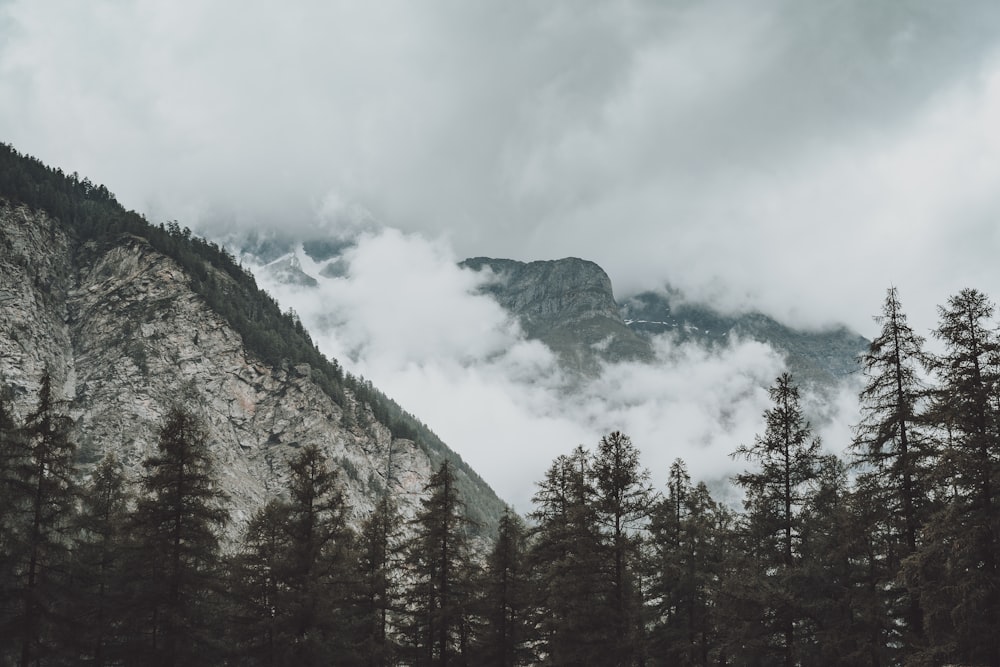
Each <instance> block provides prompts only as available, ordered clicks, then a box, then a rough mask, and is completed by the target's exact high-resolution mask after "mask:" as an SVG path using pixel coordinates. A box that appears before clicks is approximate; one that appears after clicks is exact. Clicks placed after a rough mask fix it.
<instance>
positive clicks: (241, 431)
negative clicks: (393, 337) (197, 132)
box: [0, 201, 500, 524]
mask: <svg viewBox="0 0 1000 667" xmlns="http://www.w3.org/2000/svg"><path fill="white" fill-rule="evenodd" d="M0 250H2V252H0V382H3V383H4V384H7V385H9V386H11V387H13V389H14V391H15V409H16V411H17V412H18V413H20V415H21V416H22V417H23V416H24V415H25V414H27V413H28V411H30V410H31V409H32V408H33V407H34V403H35V400H36V395H37V389H38V386H39V380H40V377H41V375H42V372H43V370H44V369H45V368H46V367H48V368H49V370H50V372H51V374H52V376H53V378H54V380H55V383H54V384H55V385H56V386H59V387H61V391H60V393H61V396H62V400H63V402H64V406H65V410H66V412H67V413H68V414H69V415H70V416H71V417H72V418H73V422H74V436H75V439H76V442H77V443H78V447H79V453H80V460H81V463H82V464H83V465H84V466H87V465H89V464H93V463H94V462H96V461H97V460H99V459H100V458H101V457H102V456H103V455H104V453H105V452H108V451H115V452H117V453H118V455H119V457H120V458H121V459H123V460H124V461H125V463H126V464H127V466H128V468H129V469H130V470H132V471H133V472H134V473H138V471H139V469H140V467H141V466H140V462H141V461H142V459H143V458H144V457H145V456H146V455H148V454H149V453H150V452H152V451H153V449H154V448H155V447H156V431H157V429H158V427H159V425H160V423H161V422H162V419H163V417H164V415H165V414H166V412H167V411H168V409H169V407H170V406H171V405H174V404H178V403H179V404H182V405H183V406H185V407H187V408H189V409H192V410H193V411H195V412H196V413H197V414H199V415H200V416H201V417H202V419H203V420H204V421H205V423H206V425H207V427H208V431H209V437H210V442H211V448H212V452H213V454H214V456H215V459H216V461H217V463H218V472H219V474H220V477H221V480H222V485H223V487H224V489H225V490H226V491H227V492H228V493H229V494H230V495H231V496H232V500H233V502H232V507H233V509H234V515H235V516H234V518H235V519H237V521H236V522H234V523H235V524H238V523H239V520H241V519H246V518H247V517H248V516H249V515H250V514H251V513H252V512H253V511H254V510H255V509H256V508H257V507H259V506H260V505H261V504H262V503H264V502H265V501H266V500H267V499H269V498H270V497H273V496H275V495H278V494H280V493H281V490H282V489H283V488H284V486H285V481H286V479H285V476H286V472H285V470H286V466H285V461H286V459H288V458H289V457H291V456H293V455H294V453H295V452H296V450H297V449H298V448H300V447H302V446H304V445H307V444H316V445H318V446H319V447H321V448H322V450H323V451H324V452H325V453H326V454H327V455H328V456H329V457H330V459H331V460H332V461H333V462H334V464H335V465H336V466H337V467H339V468H340V469H341V471H342V475H341V478H342V480H343V481H344V482H345V485H346V489H345V491H346V494H347V496H348V500H349V501H350V503H351V505H352V506H353V507H354V511H355V513H356V514H357V516H358V517H360V516H361V515H363V514H365V513H366V512H367V511H368V510H369V509H370V508H371V507H372V505H373V503H374V501H375V499H376V498H377V496H378V494H379V493H380V492H381V491H382V490H383V489H385V488H388V489H390V490H391V491H392V492H393V493H394V494H395V495H396V496H397V498H399V501H400V504H401V505H402V509H403V513H404V514H406V515H412V514H413V513H414V512H415V511H416V509H417V507H418V505H419V499H420V497H421V494H422V488H423V486H424V484H425V482H426V481H427V479H428V477H429V475H430V473H431V471H432V467H433V463H432V461H431V458H430V457H429V455H428V453H426V452H425V451H424V450H423V449H422V448H421V447H419V446H418V445H417V444H415V443H414V442H413V441H411V440H407V439H403V438H394V437H393V436H392V435H391V433H390V430H389V429H388V428H387V427H386V426H385V425H383V424H381V423H379V422H378V421H377V420H376V419H375V418H374V417H373V416H372V414H371V411H370V410H366V409H365V406H364V405H361V404H359V403H358V401H357V399H356V397H354V396H352V395H351V394H350V392H348V393H347V395H346V398H345V401H346V403H344V404H345V406H346V407H341V405H338V404H337V403H336V402H334V400H333V399H331V398H330V396H328V395H327V393H324V391H323V390H322V389H321V388H320V387H319V386H318V385H317V384H316V383H315V382H313V381H312V379H311V377H310V374H311V369H310V368H309V366H308V365H306V364H300V365H297V366H293V367H287V366H285V367H273V366H269V365H267V364H264V363H262V362H260V361H259V360H257V359H256V358H255V357H254V356H252V355H251V354H249V353H248V352H247V349H246V348H245V347H244V344H243V341H242V339H241V338H240V336H239V335H238V334H236V333H235V332H234V330H233V329H232V328H230V327H229V326H228V325H227V323H226V321H225V320H223V319H222V318H221V317H220V316H219V315H217V314H216V313H215V312H213V311H212V310H211V309H210V308H208V306H207V305H206V304H205V302H204V300H203V299H202V298H201V297H199V296H198V295H197V294H196V293H195V292H193V291H192V289H191V285H190V278H189V276H187V275H186V274H185V273H184V271H183V270H181V268H180V267H179V266H178V265H177V264H176V263H175V262H174V261H173V260H171V259H170V258H168V257H166V256H164V255H163V254H160V253H159V252H157V251H156V250H154V249H153V248H152V247H151V246H150V245H149V243H147V242H146V240H144V239H143V238H140V237H136V236H123V237H121V238H118V239H116V240H115V241H113V242H107V243H103V244H98V243H94V242H89V243H86V244H83V245H80V244H78V243H76V242H75V241H74V239H73V238H72V236H71V235H70V233H68V232H66V231H65V229H64V228H63V227H62V226H61V225H60V224H59V223H58V222H57V221H54V220H52V219H51V218H50V217H48V216H47V215H46V214H44V213H40V212H34V211H29V210H28V209H27V208H25V207H17V206H13V205H10V204H7V203H4V202H2V201H0ZM210 270H211V269H210ZM217 278H218V279H219V280H224V279H225V277H224V276H218V277H217ZM345 411H350V412H351V414H350V415H349V418H345V414H344V413H345ZM487 491H488V489H487ZM488 495H489V496H491V497H492V498H494V500H495V496H493V495H492V492H491V491H489V492H488ZM495 504H496V505H497V507H498V508H499V507H500V503H499V501H498V500H495Z"/></svg>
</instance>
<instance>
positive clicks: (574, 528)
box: [529, 447, 615, 665]
mask: <svg viewBox="0 0 1000 667" xmlns="http://www.w3.org/2000/svg"><path fill="white" fill-rule="evenodd" d="M538 487H539V488H538V491H537V492H536V493H535V495H534V497H533V498H532V501H533V503H534V505H535V509H534V511H533V512H532V513H531V518H532V519H533V520H534V522H535V524H536V525H535V528H534V530H533V531H532V538H533V539H532V546H531V549H530V551H529V563H530V566H531V570H532V580H533V581H534V582H535V585H534V588H535V592H536V602H535V606H536V607H537V608H538V610H539V620H538V630H539V635H540V636H539V647H538V651H539V653H541V654H543V655H545V656H546V663H548V664H557V665H570V664H614V660H615V656H614V653H613V647H614V645H615V638H614V637H613V636H612V634H611V626H610V624H609V623H608V618H609V615H610V613H611V609H612V608H613V599H614V595H613V592H612V591H611V589H610V586H609V582H610V578H609V577H607V576H605V575H606V572H607V569H606V566H607V560H606V558H605V557H606V555H607V554H606V552H605V550H604V548H603V546H604V545H603V542H602V535H601V532H600V526H599V524H598V519H597V514H596V511H595V500H594V498H595V490H594V487H593V478H592V475H591V456H590V454H589V452H587V451H586V450H585V449H584V448H583V447H577V448H576V449H574V450H573V452H572V454H570V455H568V456H566V455H562V456H559V457H557V458H556V459H555V461H553V463H552V465H551V466H550V467H549V469H548V471H546V474H545V478H544V479H543V480H542V481H541V482H540V483H539V485H538Z"/></svg>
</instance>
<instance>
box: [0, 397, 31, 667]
mask: <svg viewBox="0 0 1000 667" xmlns="http://www.w3.org/2000/svg"><path fill="white" fill-rule="evenodd" d="M29 452H30V450H29V447H28V444H27V442H26V439H25V433H24V429H23V428H22V427H21V425H20V424H18V423H17V420H16V419H15V417H14V414H13V406H12V397H11V391H10V389H9V387H6V386H0V662H4V663H11V664H13V663H14V662H15V658H14V656H15V655H19V653H17V649H18V647H19V645H18V640H19V639H20V634H19V632H18V631H17V624H18V622H19V618H20V613H19V612H20V609H19V605H18V600H19V594H18V590H19V583H18V579H19V577H18V571H19V566H18V564H19V563H21V562H23V558H22V553H23V552H22V550H23V547H24V541H23V540H22V539H21V535H20V532H21V530H22V529H23V528H24V525H23V524H24V521H23V518H24V516H25V513H26V511H27V507H28V499H29V494H28V493H27V492H26V491H27V488H28V487H27V486H26V485H25V484H23V481H22V474H23V473H25V472H27V471H29V470H30V469H31V468H30V466H28V465H26V464H27V460H28V454H29Z"/></svg>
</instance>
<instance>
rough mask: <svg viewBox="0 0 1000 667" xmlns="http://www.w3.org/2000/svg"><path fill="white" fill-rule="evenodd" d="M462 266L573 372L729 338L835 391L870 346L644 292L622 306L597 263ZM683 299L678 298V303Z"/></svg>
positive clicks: (476, 261)
mask: <svg viewBox="0 0 1000 667" xmlns="http://www.w3.org/2000/svg"><path fill="white" fill-rule="evenodd" d="M462 265H463V266H465V267H467V268H470V269H473V270H476V271H483V270H486V271H489V272H490V273H491V278H490V280H489V281H488V282H487V284H486V285H485V287H484V288H483V291H484V292H485V293H487V294H489V295H491V296H492V297H493V298H495V299H496V300H497V302H498V303H499V304H500V305H501V306H503V307H504V308H506V309H507V310H508V311H509V312H510V313H511V314H512V315H514V316H515V317H517V318H518V320H519V321H520V323H521V326H522V328H523V329H524V331H525V333H526V334H527V335H528V336H529V337H532V338H537V339H538V340H541V341H542V342H544V343H545V344H547V345H548V346H549V347H551V348H552V349H553V350H554V351H556V352H557V353H558V354H559V355H560V359H561V361H562V362H563V363H564V364H565V365H567V366H568V368H569V369H570V370H575V371H577V372H580V373H583V374H584V375H586V374H588V373H594V372H596V371H597V370H598V367H599V364H600V362H601V361H609V362H615V361H633V360H636V361H645V360H650V359H652V357H653V351H652V345H651V342H650V340H651V338H652V337H653V336H655V335H658V334H663V333H667V332H669V333H671V334H672V335H674V336H675V337H676V338H677V340H679V341H681V342H684V341H694V342H696V343H698V344H700V345H704V346H708V347H711V346H715V345H720V344H725V342H726V341H727V340H728V338H730V337H734V336H738V337H741V338H744V339H751V340H756V341H759V342H762V343H766V344H768V345H770V346H771V347H773V348H774V349H775V350H776V351H778V352H779V353H781V354H782V355H784V357H785V359H786V362H787V364H788V367H789V370H790V371H791V372H792V374H793V375H794V376H795V377H796V378H797V380H798V381H799V382H800V383H803V384H808V385H810V386H811V387H813V388H818V389H823V388H831V387H834V386H836V385H837V384H838V383H840V382H841V381H842V380H843V379H844V378H845V377H847V376H849V375H851V374H853V373H856V372H857V371H858V370H859V366H858V364H857V361H856V359H857V357H858V355H860V354H861V353H863V352H864V351H865V350H866V349H867V346H868V341H867V340H865V339H864V338H863V337H861V336H859V335H857V334H855V333H853V332H850V331H848V330H847V329H845V328H843V327H839V328H834V329H831V330H829V331H822V332H811V331H801V330H797V329H794V328H791V327H788V326H785V325H783V324H781V323H779V322H777V321H776V320H774V319H773V318H771V317H768V316H766V315H763V314H760V313H747V314H743V315H724V314H721V313H719V312H717V311H715V310H713V309H712V308H710V307H708V306H705V305H696V304H686V303H684V304H682V305H679V306H675V305H673V304H672V302H673V301H676V300H677V299H672V298H671V295H670V292H669V291H667V290H664V291H662V292H643V293H641V294H638V295H636V296H633V297H629V298H627V299H623V300H622V302H621V303H620V304H619V303H618V302H616V300H615V297H614V293H613V290H612V285H611V280H610V279H609V278H608V276H607V274H606V273H605V272H604V270H603V269H601V267H599V266H598V265H597V264H594V263H593V262H588V261H585V260H581V259H576V258H566V259H560V260H554V261H542V262H528V263H525V262H517V261H513V260H509V259H492V258H486V257H477V258H473V259H467V260H465V261H464V262H462ZM675 297H676V295H675Z"/></svg>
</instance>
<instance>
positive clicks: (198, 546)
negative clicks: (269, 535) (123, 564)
mask: <svg viewBox="0 0 1000 667" xmlns="http://www.w3.org/2000/svg"><path fill="white" fill-rule="evenodd" d="M143 465H144V467H145V468H146V474H145V475H144V477H143V479H142V486H141V494H140V497H139V501H138V505H137V507H136V511H135V522H134V527H133V530H134V537H135V540H136V546H135V549H136V552H135V554H134V556H135V558H134V560H133V561H132V563H131V567H132V568H133V569H132V570H131V572H130V573H129V576H130V578H131V579H132V581H133V582H134V583H135V584H137V590H136V597H137V600H136V604H137V614H136V615H135V617H134V618H133V619H132V621H133V623H135V625H134V626H133V632H135V636H134V637H133V638H132V639H133V643H132V645H131V646H130V647H129V654H128V660H129V661H135V662H141V663H143V664H149V665H200V664H217V663H218V660H219V655H220V653H221V647H220V646H219V645H218V642H217V637H218V636H219V634H220V633H219V629H220V628H219V620H220V613H219V612H220V600H219V596H218V589H219V584H220V581H221V580H222V572H221V571H220V568H219V566H218V563H219V560H220V558H219V556H220V553H219V533H220V532H221V529H222V528H223V527H224V526H225V524H226V522H227V521H228V514H227V511H226V510H225V509H224V503H225V501H226V497H225V495H224V494H223V493H222V492H221V491H219V490H218V488H217V483H216V479H215V472H214V469H213V464H212V460H211V456H210V454H209V451H208V442H207V440H206V433H205V428H204V426H203V425H202V423H201V421H200V420H199V419H198V418H197V417H195V416H194V415H193V414H191V413H190V412H187V411H186V410H183V409H181V408H173V409H172V410H171V411H170V413H169V414H168V415H167V417H166V419H165V420H164V423H163V425H162V427H161V428H160V433H159V442H158V443H157V452H156V453H155V454H153V455H151V456H150V457H149V458H147V459H146V460H145V461H144V462H143Z"/></svg>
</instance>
